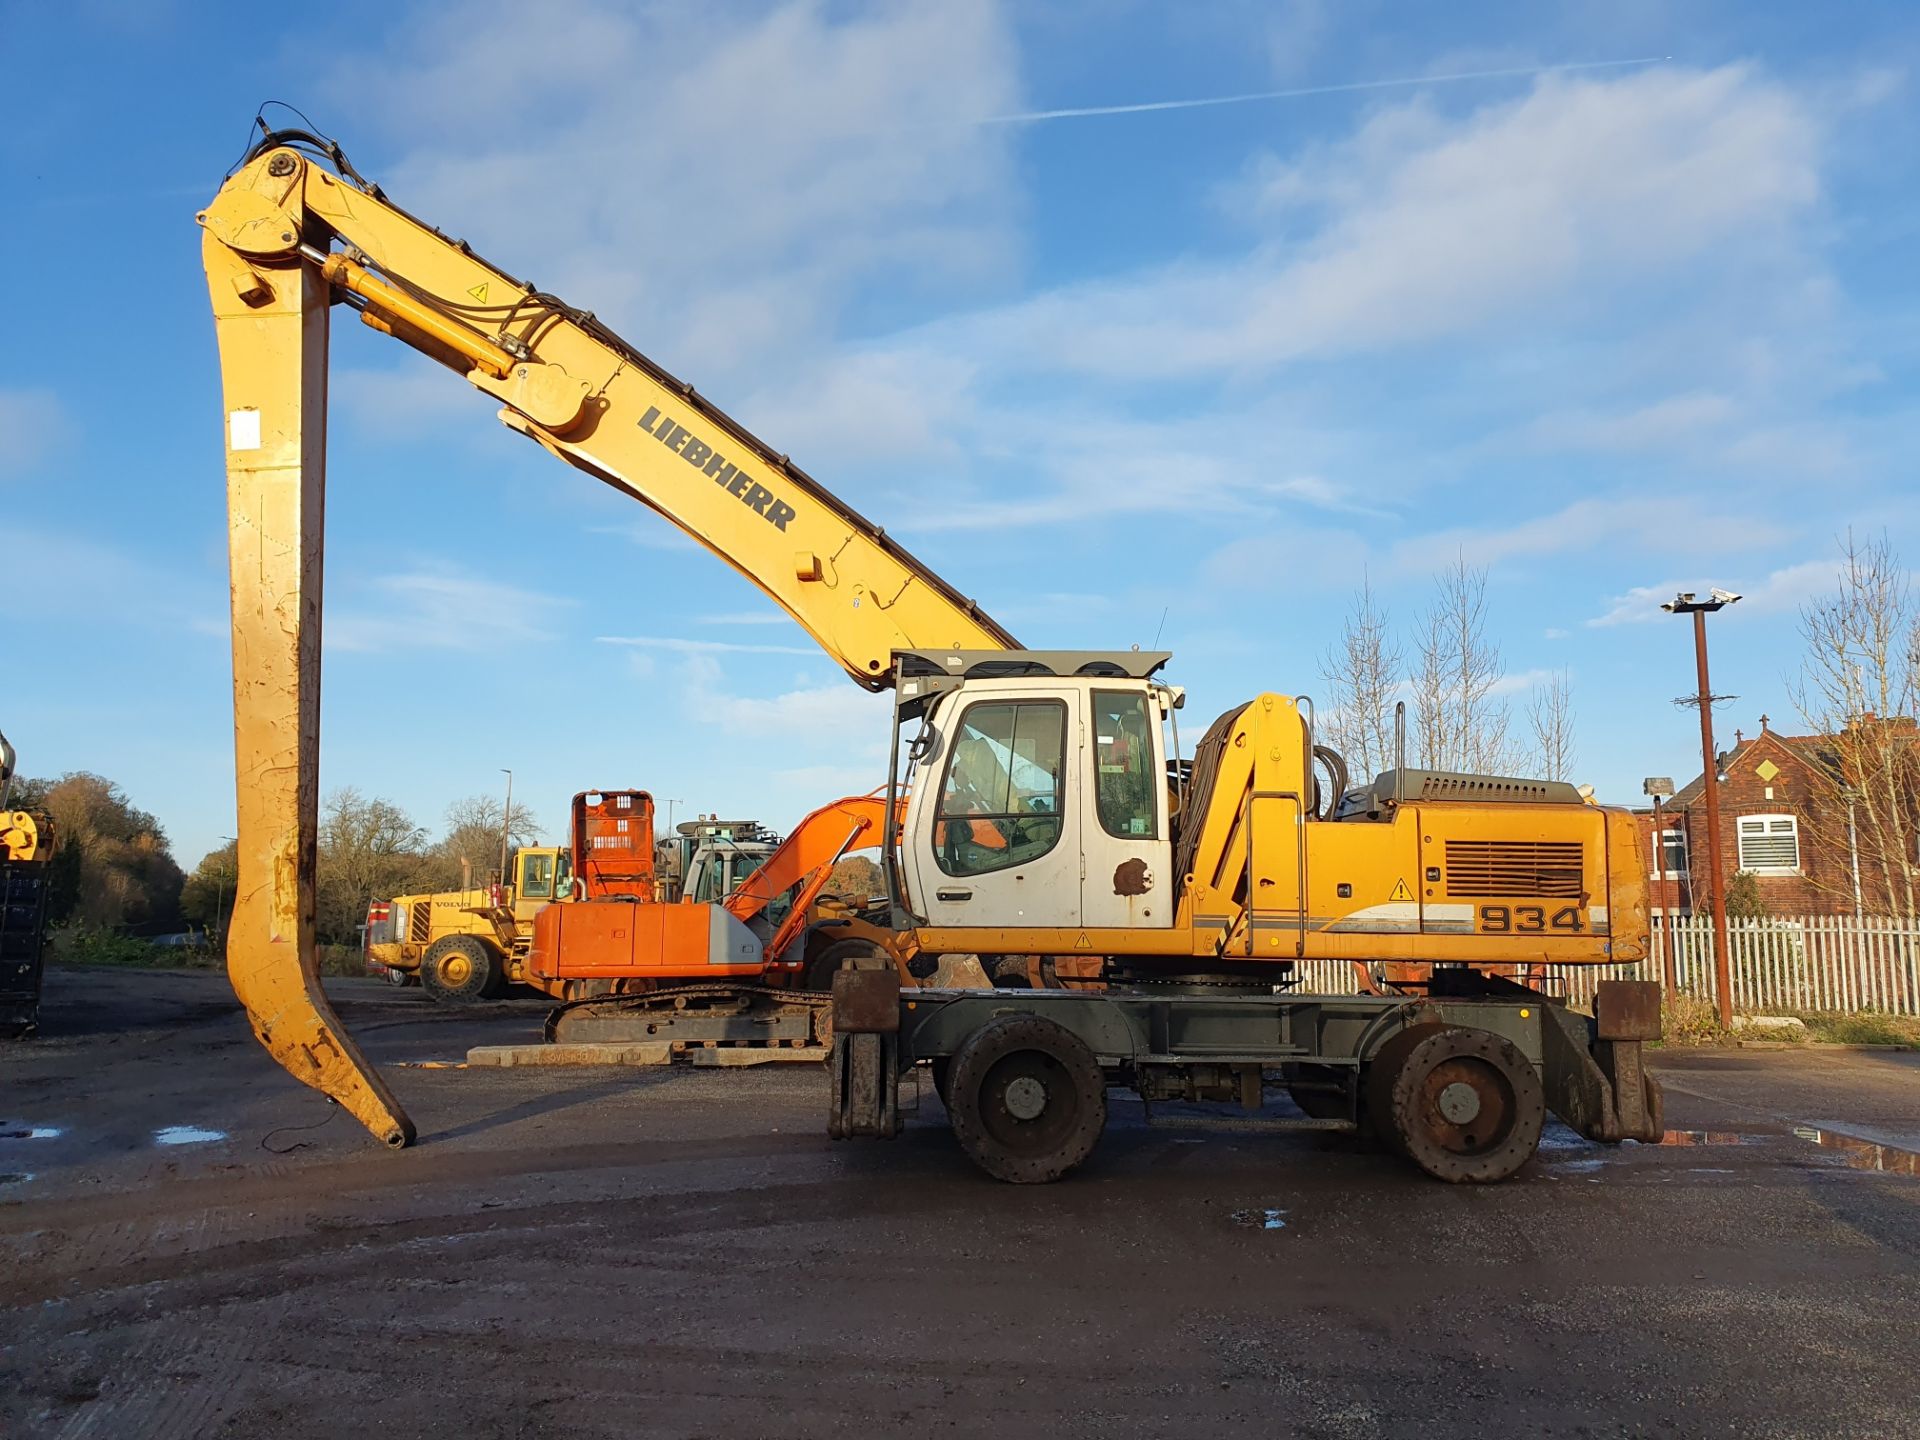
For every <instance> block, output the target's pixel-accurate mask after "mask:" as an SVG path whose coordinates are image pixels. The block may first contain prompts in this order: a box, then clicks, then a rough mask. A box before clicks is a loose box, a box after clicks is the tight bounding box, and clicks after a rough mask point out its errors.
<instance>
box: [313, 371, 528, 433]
mask: <svg viewBox="0 0 1920 1440" xmlns="http://www.w3.org/2000/svg"><path fill="white" fill-rule="evenodd" d="M327 386H328V406H329V408H330V409H332V410H334V411H336V412H337V413H338V414H339V415H340V417H341V418H342V419H343V420H345V421H346V422H347V423H348V424H351V425H354V426H357V427H359V428H361V429H364V430H366V431H369V432H370V433H372V434H374V435H377V436H382V437H393V436H399V437H402V438H408V437H417V436H418V435H419V433H420V430H421V427H422V426H423V425H427V424H437V423H439V422H442V421H446V420H452V419H455V418H459V419H463V420H466V421H469V422H471V423H472V425H473V426H474V427H475V428H476V429H478V430H480V431H482V432H483V433H484V431H485V429H486V422H487V420H488V418H489V417H490V416H492V415H493V414H494V413H495V412H496V411H498V410H499V408H500V402H499V401H498V400H495V399H494V398H493V397H492V396H490V395H486V394H483V393H482V392H481V391H479V390H476V389H475V388H474V387H473V386H472V385H470V384H468V383H467V382H466V381H465V380H463V379H462V378H461V377H460V376H458V375H455V374H454V373H453V372H452V371H450V370H448V369H446V368H445V367H444V366H442V365H437V364H435V363H434V362H433V361H431V360H427V359H426V358H424V357H420V356H413V357H403V358H402V363H401V365H400V367H399V368H398V369H394V370H347V369H336V370H335V371H334V372H333V374H332V375H331V376H329V377H328V381H327Z"/></svg>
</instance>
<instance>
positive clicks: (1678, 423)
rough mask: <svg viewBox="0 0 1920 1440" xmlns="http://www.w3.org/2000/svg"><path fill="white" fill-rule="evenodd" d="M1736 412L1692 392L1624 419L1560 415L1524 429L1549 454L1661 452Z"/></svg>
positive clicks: (1721, 400) (1723, 400) (1725, 402)
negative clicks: (1553, 452)
mask: <svg viewBox="0 0 1920 1440" xmlns="http://www.w3.org/2000/svg"><path fill="white" fill-rule="evenodd" d="M1737 409H1738V407H1737V406H1736V405H1735V403H1734V401H1733V400H1732V399H1731V398H1730V397H1728V396H1726V395H1717V394H1713V393H1711V392H1708V391H1695V392H1692V393H1690V394H1686V395H1674V396H1670V397H1668V398H1667V399H1665V400H1658V401H1655V402H1653V403H1652V404H1649V405H1643V406H1640V407H1638V408H1637V409H1634V410H1630V411H1627V412H1625V413H1624V414H1615V415H1604V414H1595V413H1594V412H1592V411H1562V412H1560V413H1557V414H1552V415H1543V416H1541V417H1540V419H1538V420H1536V421H1534V422H1533V423H1532V424H1531V425H1529V426H1528V427H1527V430H1526V436H1527V438H1528V439H1529V440H1530V441H1531V442H1532V443H1534V444H1536V445H1538V446H1539V447H1540V448H1542V449H1550V450H1598V451H1632V450H1661V449H1667V448H1670V447H1672V446H1673V445H1675V444H1676V443H1678V442H1682V441H1688V440H1693V439H1696V438H1698V437H1699V436H1701V435H1702V434H1704V433H1708V432H1712V431H1715V430H1718V429H1720V428H1722V427H1723V426H1725V425H1726V424H1727V422H1728V421H1730V420H1732V419H1733V418H1734V416H1735V414H1736V412H1737Z"/></svg>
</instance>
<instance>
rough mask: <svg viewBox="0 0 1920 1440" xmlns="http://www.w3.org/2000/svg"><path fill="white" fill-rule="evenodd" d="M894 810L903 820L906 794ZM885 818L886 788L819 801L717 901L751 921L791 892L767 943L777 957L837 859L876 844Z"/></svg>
mask: <svg viewBox="0 0 1920 1440" xmlns="http://www.w3.org/2000/svg"><path fill="white" fill-rule="evenodd" d="M896 809H897V812H898V813H897V814H896V816H895V820H896V823H898V822H904V821H905V819H906V809H907V802H906V798H905V797H904V796H902V797H901V798H900V800H899V801H898V802H897V805H896ZM886 823H887V797H886V795H885V793H884V791H879V790H876V791H874V792H873V793H871V794H868V795H847V796H844V797H842V798H841V799H838V800H835V801H834V802H833V803H832V804H829V805H822V806H821V807H820V808H819V809H818V810H815V811H814V812H813V813H812V814H811V815H809V816H807V817H806V819H804V820H802V821H801V822H800V823H799V824H798V825H796V826H795V827H794V828H793V831H792V833H790V834H789V835H788V836H787V838H786V839H784V840H782V841H781V842H780V844H779V846H778V848H776V849H775V850H774V852H773V853H772V854H771V855H769V856H767V858H766V859H765V860H763V861H762V862H761V863H760V866H759V868H758V869H756V870H755V871H754V872H753V873H752V874H751V875H749V876H748V877H747V878H746V880H745V881H743V882H742V883H741V885H740V886H739V888H738V889H736V890H735V891H734V892H733V893H732V894H731V895H729V896H728V897H727V898H726V899H725V900H723V901H722V902H721V904H722V905H723V906H724V907H725V908H726V909H727V910H729V911H731V912H732V914H733V917H734V918H735V919H736V920H751V919H753V918H754V916H756V915H759V914H761V913H762V912H764V911H765V910H766V908H767V907H768V906H769V905H771V904H772V903H773V902H774V901H775V900H777V899H778V898H779V897H780V896H782V895H784V894H786V893H787V892H788V891H789V890H792V891H794V895H793V901H792V904H791V905H790V906H789V907H788V909H787V915H786V918H785V919H784V920H783V921H781V923H780V928H779V929H778V930H776V931H775V932H774V934H773V938H772V939H771V940H769V941H768V942H767V954H768V955H769V956H771V957H773V958H775V959H776V960H777V959H780V958H782V957H784V956H785V955H786V953H787V951H788V949H789V948H790V947H791V946H792V945H793V942H794V941H795V940H797V939H799V938H800V933H801V932H802V931H803V930H805V929H806V928H807V920H808V918H809V916H810V914H811V912H812V910H813V902H814V901H816V900H818V899H819V898H820V892H821V891H822V890H824V889H826V887H827V881H828V880H830V879H831V878H832V877H833V867H834V865H835V863H836V862H838V861H839V860H840V859H841V858H842V857H844V856H846V855H848V854H850V853H852V852H853V851H855V850H864V849H866V848H868V847H869V846H873V845H878V844H879V843H880V841H881V835H882V832H883V831H884V830H885V828H886Z"/></svg>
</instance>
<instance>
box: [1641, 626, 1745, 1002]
mask: <svg viewBox="0 0 1920 1440" xmlns="http://www.w3.org/2000/svg"><path fill="white" fill-rule="evenodd" d="M1709 593H1710V596H1711V598H1710V599H1706V600H1696V599H1694V597H1693V592H1692V591H1685V592H1682V593H1681V594H1679V595H1676V596H1675V597H1674V598H1673V599H1672V600H1669V601H1668V602H1666V603H1665V604H1664V605H1662V606H1661V607H1660V608H1661V609H1662V610H1666V611H1668V612H1670V613H1672V614H1674V615H1691V616H1693V659H1694V669H1695V671H1696V672H1697V674H1698V680H1699V690H1698V692H1697V693H1696V694H1695V695H1694V697H1693V699H1692V700H1691V701H1687V700H1684V699H1683V700H1681V701H1678V702H1676V703H1679V704H1683V705H1684V704H1689V703H1691V704H1696V705H1698V706H1699V707H1700V764H1701V770H1700V787H1701V796H1700V798H1701V799H1702V800H1703V801H1704V802H1705V803H1706V807H1707V852H1708V857H1709V858H1708V862H1707V893H1708V894H1709V895H1710V896H1711V897H1712V904H1713V989H1714V1000H1715V1001H1716V1002H1717V1006H1718V1009H1719V1012H1720V1028H1721V1029H1723V1030H1730V1029H1732V1028H1733V966H1732V965H1731V963H1730V962H1729V960H1728V957H1727V877H1726V874H1725V872H1724V869H1723V868H1722V863H1721V859H1720V774H1719V770H1720V766H1719V762H1718V761H1717V760H1716V759H1715V758H1714V752H1713V702H1714V701H1715V700H1719V699H1724V698H1728V697H1724V696H1719V695H1715V694H1714V693H1713V686H1712V685H1711V684H1710V683H1708V680H1707V616H1708V615H1710V614H1712V613H1713V612H1714V611H1716V610H1722V609H1725V608H1726V607H1727V606H1729V605H1731V604H1733V602H1734V601H1736V600H1738V599H1739V598H1740V597H1739V596H1738V595H1735V594H1732V593H1731V592H1729V591H1726V590H1714V591H1711V592H1709Z"/></svg>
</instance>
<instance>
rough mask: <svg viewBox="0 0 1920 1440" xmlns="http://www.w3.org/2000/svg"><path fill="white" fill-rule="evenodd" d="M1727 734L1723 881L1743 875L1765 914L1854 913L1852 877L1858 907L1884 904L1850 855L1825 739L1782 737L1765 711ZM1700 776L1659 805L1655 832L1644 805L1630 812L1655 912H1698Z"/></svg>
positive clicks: (1872, 875) (1704, 900) (1872, 872)
mask: <svg viewBox="0 0 1920 1440" xmlns="http://www.w3.org/2000/svg"><path fill="white" fill-rule="evenodd" d="M1881 723H1885V722H1881ZM1896 723H1905V724H1906V725H1909V726H1910V725H1911V724H1912V722H1911V721H1910V720H1909V721H1905V722H1896ZM1734 734H1735V743H1734V746H1733V748H1732V749H1731V750H1726V751H1723V752H1721V754H1720V755H1719V757H1718V759H1719V774H1720V777H1721V778H1720V787H1719V792H1720V794H1719V798H1720V848H1721V855H1720V866H1721V872H1722V874H1723V875H1724V876H1725V877H1726V878H1727V879H1728V880H1731V879H1732V878H1733V876H1734V874H1735V873H1736V872H1737V871H1741V870H1747V871H1751V872H1752V874H1753V876H1754V879H1755V881H1756V882H1757V884H1758V886H1759V891H1760V899H1761V902H1762V903H1763V904H1764V905H1765V906H1766V908H1767V910H1768V911H1769V912H1770V913H1772V914H1775V915H1840V914H1852V913H1853V912H1854V909H1855V903H1856V902H1855V894H1856V885H1855V876H1856V873H1858V875H1859V880H1860V885H1861V887H1862V889H1861V892H1860V893H1861V896H1862V900H1863V901H1864V908H1865V909H1866V910H1867V911H1868V912H1870V913H1871V912H1875V911H1878V910H1884V909H1885V908H1886V907H1885V905H1884V903H1876V899H1877V898H1879V897H1880V895H1881V894H1882V892H1881V891H1880V889H1879V887H1878V880H1879V875H1878V872H1877V869H1876V867H1875V866H1874V865H1873V863H1872V861H1871V859H1870V857H1867V856H1864V855H1857V848H1858V847H1857V844H1856V843H1855V840H1854V836H1853V832H1852V829H1851V827H1850V825H1849V823H1848V816H1847V811H1846V806H1845V804H1844V803H1843V802H1842V801H1840V800H1839V798H1838V797H1837V795H1836V793H1835V789H1834V785H1833V783H1832V781H1831V779H1829V778H1828V776H1830V774H1831V773H1832V768H1831V767H1832V765H1833V753H1834V742H1833V739H1832V737H1830V736H1823V735H1781V734H1779V733H1777V732H1776V731H1775V730H1773V729H1772V727H1771V726H1770V724H1769V723H1768V719H1767V717H1766V716H1765V715H1762V716H1761V717H1760V733H1759V734H1758V735H1756V736H1754V737H1753V738H1752V739H1747V738H1746V737H1745V736H1744V735H1743V734H1741V732H1739V731H1735V732H1734ZM1702 780H1703V777H1700V776H1696V777H1695V778H1694V779H1693V780H1692V782H1691V783H1689V784H1687V785H1684V786H1682V787H1681V788H1680V791H1679V793H1678V794H1676V795H1674V796H1673V797H1672V798H1671V799H1670V800H1667V801H1665V802H1663V803H1662V805H1661V807H1660V816H1659V826H1658V831H1657V832H1656V828H1655V824H1654V813H1653V811H1652V810H1651V809H1650V808H1649V809H1645V810H1641V811H1639V812H1637V813H1638V814H1639V815H1640V817H1641V818H1640V824H1641V843H1642V848H1643V851H1644V853H1645V854H1646V856H1647V869H1648V874H1649V876H1650V877H1651V878H1650V881H1649V885H1648V897H1647V898H1648V903H1649V904H1650V905H1651V906H1652V907H1653V909H1654V910H1655V912H1656V913H1669V912H1671V913H1676V914H1680V915H1688V914H1691V913H1693V911H1694V909H1695V907H1696V905H1697V906H1698V908H1699V909H1701V910H1705V909H1706V908H1707V905H1708V890H1707V874H1708V869H1707V867H1708V865H1709V863H1710V861H1709V857H1708V853H1707V850H1708V846H1707V814H1706V806H1705V803H1704V795H1703V791H1704V789H1705V787H1704V785H1703V783H1702ZM1655 856H1658V857H1659V862H1658V863H1657V864H1656V863H1655V860H1654V857H1655ZM1856 860H1857V862H1858V863H1857V864H1856Z"/></svg>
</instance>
